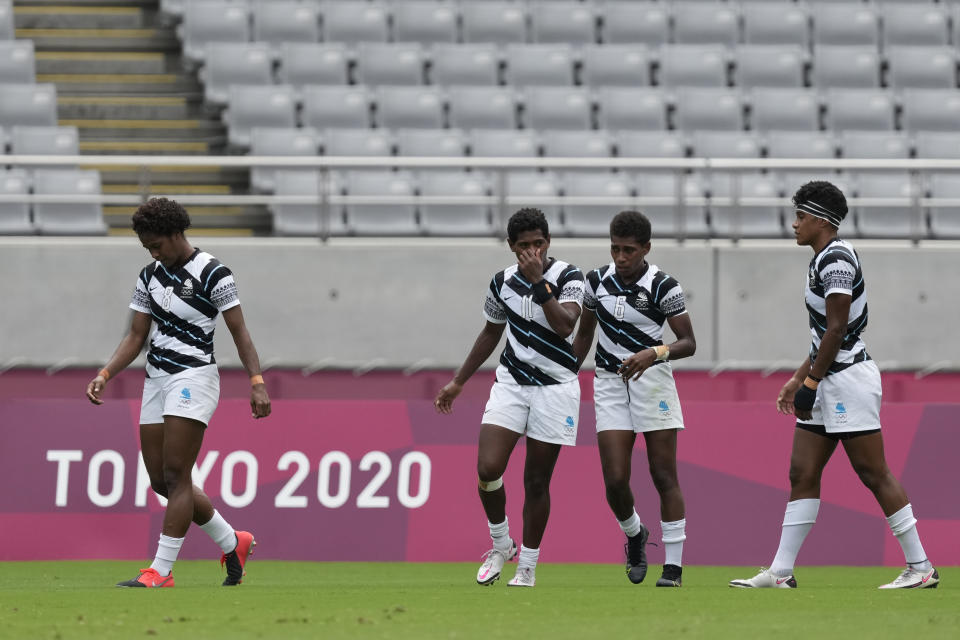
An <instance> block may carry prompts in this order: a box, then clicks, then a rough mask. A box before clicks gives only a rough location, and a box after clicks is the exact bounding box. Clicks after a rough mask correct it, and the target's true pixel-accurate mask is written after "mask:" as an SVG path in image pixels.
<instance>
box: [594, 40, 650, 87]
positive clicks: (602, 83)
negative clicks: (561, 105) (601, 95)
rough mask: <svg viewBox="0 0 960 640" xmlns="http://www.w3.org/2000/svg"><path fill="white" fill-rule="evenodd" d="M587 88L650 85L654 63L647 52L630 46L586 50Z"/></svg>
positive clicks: (598, 46)
mask: <svg viewBox="0 0 960 640" xmlns="http://www.w3.org/2000/svg"><path fill="white" fill-rule="evenodd" d="M581 79H582V82H583V84H585V85H587V86H589V87H594V88H600V87H608V86H618V87H640V86H643V85H648V84H650V59H649V56H648V55H647V50H646V48H644V47H642V46H639V45H629V44H621V45H618V44H602V45H592V46H588V47H584V49H583V67H582V71H581Z"/></svg>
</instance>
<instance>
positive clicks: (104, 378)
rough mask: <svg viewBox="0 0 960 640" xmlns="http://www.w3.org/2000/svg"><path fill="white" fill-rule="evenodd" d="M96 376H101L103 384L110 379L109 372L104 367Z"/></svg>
mask: <svg viewBox="0 0 960 640" xmlns="http://www.w3.org/2000/svg"><path fill="white" fill-rule="evenodd" d="M97 375H98V376H103V381H104V382H106V381H107V380H109V379H110V372H109V371H107V368H106V367H104V368H103V369H100V371H98V372H97Z"/></svg>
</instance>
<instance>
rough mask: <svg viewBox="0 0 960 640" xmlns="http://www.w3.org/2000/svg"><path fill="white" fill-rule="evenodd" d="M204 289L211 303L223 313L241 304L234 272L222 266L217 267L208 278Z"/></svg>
mask: <svg viewBox="0 0 960 640" xmlns="http://www.w3.org/2000/svg"><path fill="white" fill-rule="evenodd" d="M204 289H205V291H206V294H207V297H208V298H209V300H210V302H211V303H213V306H215V307H216V308H217V310H218V311H220V312H221V313H222V312H224V311H226V310H227V309H232V308H233V307H235V306H237V305H238V304H240V296H239V295H238V294H237V283H236V281H234V279H233V272H232V271H230V269H228V268H227V267H226V266H224V265H222V264H219V265H217V266H216V267H215V268H214V269H213V271H211V272H210V274H209V275H208V276H207V281H206V282H205V283H204Z"/></svg>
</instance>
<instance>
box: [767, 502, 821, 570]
mask: <svg viewBox="0 0 960 640" xmlns="http://www.w3.org/2000/svg"><path fill="white" fill-rule="evenodd" d="M818 511H820V498H804V499H802V500H793V501H791V502H788V503H787V509H786V511H785V512H784V514H783V529H782V530H781V532H780V546H779V547H778V548H777V555H776V557H775V558H774V559H773V563H772V564H771V565H770V571H771V572H772V573H774V574H776V575H778V576H789V575H792V574H793V565H794V563H795V562H796V561H797V554H798V553H800V547H801V546H803V541H804V539H805V538H806V537H807V534H808V533H810V529H812V528H813V523H814V522H816V521H817V512H818Z"/></svg>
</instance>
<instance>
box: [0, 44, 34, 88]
mask: <svg viewBox="0 0 960 640" xmlns="http://www.w3.org/2000/svg"><path fill="white" fill-rule="evenodd" d="M36 78H37V69H36V62H35V61H34V51H33V40H0V83H11V84H30V83H33V82H35V81H36Z"/></svg>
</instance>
